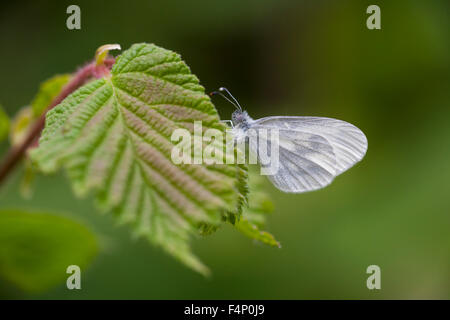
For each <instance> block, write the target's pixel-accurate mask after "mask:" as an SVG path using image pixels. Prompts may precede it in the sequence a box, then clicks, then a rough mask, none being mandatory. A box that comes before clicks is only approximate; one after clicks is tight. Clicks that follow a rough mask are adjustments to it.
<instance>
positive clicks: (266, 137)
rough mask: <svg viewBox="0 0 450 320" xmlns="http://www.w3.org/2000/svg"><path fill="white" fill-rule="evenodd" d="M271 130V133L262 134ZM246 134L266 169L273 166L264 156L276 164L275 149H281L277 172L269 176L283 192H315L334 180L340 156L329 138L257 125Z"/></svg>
mask: <svg viewBox="0 0 450 320" xmlns="http://www.w3.org/2000/svg"><path fill="white" fill-rule="evenodd" d="M273 128H275V129H276V131H277V137H276V138H274V136H273V135H272V134H271V132H270V130H272V129H273ZM268 129H269V132H268V133H266V134H262V132H263V131H265V132H267V130H268ZM246 134H247V137H248V143H249V147H250V151H251V152H253V153H254V154H256V155H257V156H258V163H259V164H260V165H261V167H262V168H263V169H267V167H269V166H271V165H273V163H272V164H271V163H266V162H265V161H262V160H261V154H264V153H268V155H269V158H270V160H271V161H273V157H271V155H272V156H273V154H272V153H271V152H272V151H271V150H272V147H275V148H276V149H277V152H278V155H277V157H278V161H277V168H276V169H277V170H275V172H274V173H272V174H268V176H267V177H268V178H269V180H270V181H271V182H272V183H273V184H274V185H275V187H277V188H278V189H280V190H281V191H284V192H294V193H301V192H306V191H312V190H317V189H320V188H323V187H325V186H327V185H328V184H330V183H331V181H333V179H334V177H335V167H336V160H335V159H336V157H335V154H334V152H333V147H332V146H331V145H330V143H329V142H328V141H327V140H326V139H325V138H323V137H321V136H319V135H317V134H313V133H309V132H305V131H300V130H290V129H286V128H282V127H281V128H279V126H278V125H277V124H274V125H273V126H271V127H267V126H265V125H258V124H255V125H252V127H251V128H250V129H248V130H247V132H246ZM274 144H275V145H274ZM263 146H264V147H263Z"/></svg>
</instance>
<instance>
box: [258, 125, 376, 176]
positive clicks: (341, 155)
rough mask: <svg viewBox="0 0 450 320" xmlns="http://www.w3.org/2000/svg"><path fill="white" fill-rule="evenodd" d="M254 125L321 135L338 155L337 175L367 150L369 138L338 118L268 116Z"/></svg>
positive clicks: (349, 166) (336, 155)
mask: <svg viewBox="0 0 450 320" xmlns="http://www.w3.org/2000/svg"><path fill="white" fill-rule="evenodd" d="M254 126H259V127H265V128H270V127H272V128H280V129H281V128H283V129H287V130H292V131H298V132H308V133H311V134H314V135H318V136H321V137H322V138H324V139H326V140H327V141H328V143H329V144H330V145H331V146H332V148H333V152H334V154H335V157H336V165H335V175H338V174H341V173H342V172H344V171H346V170H347V169H349V168H351V167H352V166H353V165H354V164H355V163H357V162H358V161H360V160H361V159H362V158H363V157H364V155H365V153H366V151H367V138H366V136H365V135H364V133H363V132H362V131H361V130H360V129H358V128H357V127H355V126H354V125H352V124H350V123H348V122H345V121H342V120H337V119H332V118H322V117H283V116H280V117H266V118H262V119H259V120H256V121H255V122H254Z"/></svg>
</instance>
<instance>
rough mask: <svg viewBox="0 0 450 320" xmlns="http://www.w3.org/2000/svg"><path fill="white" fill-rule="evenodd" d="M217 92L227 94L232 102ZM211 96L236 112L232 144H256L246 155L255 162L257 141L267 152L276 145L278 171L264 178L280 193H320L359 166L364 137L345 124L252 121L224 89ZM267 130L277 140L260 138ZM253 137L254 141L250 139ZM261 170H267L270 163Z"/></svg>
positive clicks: (267, 136)
mask: <svg viewBox="0 0 450 320" xmlns="http://www.w3.org/2000/svg"><path fill="white" fill-rule="evenodd" d="M221 92H226V93H228V95H229V96H230V97H231V98H232V100H233V101H231V100H230V99H228V98H227V97H226V96H225V95H223V94H221ZM214 93H219V94H221V95H222V96H223V97H224V98H225V99H227V100H228V101H230V102H231V103H233V104H234V105H235V106H236V108H237V110H236V111H235V112H233V114H232V118H231V119H232V120H231V124H232V127H233V129H232V130H233V133H234V136H235V140H236V141H240V140H241V139H245V140H247V141H259V143H250V151H252V152H254V153H255V154H256V155H257V156H258V160H260V154H261V151H262V150H261V148H262V147H261V145H262V144H261V139H262V140H264V141H263V142H264V143H263V144H267V148H268V149H270V146H271V145H272V144H276V147H277V149H278V155H279V159H278V164H277V169H278V170H277V171H276V172H275V173H274V174H271V175H268V178H269V180H270V181H271V182H272V183H273V184H274V185H275V187H277V188H278V189H280V190H281V191H284V192H294V193H301V192H306V191H312V190H317V189H321V188H323V187H325V186H327V185H329V184H330V183H331V182H332V181H333V179H334V178H335V177H336V176H337V175H339V174H341V173H343V172H344V171H346V170H348V169H349V168H351V167H352V166H353V165H354V164H355V163H357V162H359V161H360V160H361V159H362V158H363V157H364V155H365V153H366V151H367V138H366V136H365V135H364V133H363V132H362V131H361V130H360V129H358V128H357V127H355V126H354V125H352V124H350V123H347V122H345V121H342V120H337V119H331V118H321V117H284V116H275V117H266V118H262V119H258V120H253V119H252V118H251V117H250V116H249V115H248V113H247V112H246V111H243V110H242V108H241V106H240V105H239V103H238V102H237V100H236V99H235V98H234V97H233V96H232V95H231V93H230V92H229V91H228V90H227V89H225V88H220V89H219V92H217V91H216V92H213V94H214ZM268 130H269V131H270V130H276V131H277V132H278V134H277V135H278V139H272V136H271V135H270V134H265V135H263V134H261V133H262V132H267V131H268ZM255 136H258V137H257V139H252V138H255ZM262 166H270V163H265V164H262Z"/></svg>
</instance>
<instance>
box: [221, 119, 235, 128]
mask: <svg viewBox="0 0 450 320" xmlns="http://www.w3.org/2000/svg"><path fill="white" fill-rule="evenodd" d="M220 122H222V123H228V124H229V125H230V126H231V128H234V125H233V121H231V120H220Z"/></svg>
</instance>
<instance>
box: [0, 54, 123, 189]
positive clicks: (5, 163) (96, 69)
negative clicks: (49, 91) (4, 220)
mask: <svg viewBox="0 0 450 320" xmlns="http://www.w3.org/2000/svg"><path fill="white" fill-rule="evenodd" d="M114 62H115V60H114V58H108V59H106V60H105V61H104V65H101V66H97V65H96V62H95V61H94V62H91V63H89V64H87V65H85V66H84V67H82V68H81V69H80V70H78V71H77V72H76V73H75V75H74V76H73V77H72V79H71V80H70V81H69V82H68V83H67V84H66V85H65V86H64V87H63V89H62V90H61V92H60V93H59V94H58V95H57V96H56V97H55V98H54V99H53V101H52V102H51V103H50V105H49V106H48V107H47V108H46V109H45V111H44V112H43V113H42V114H41V116H40V117H39V118H38V119H37V120H36V121H35V122H34V123H33V124H32V126H31V127H30V129H29V131H28V134H27V136H26V138H25V139H24V140H23V142H22V143H20V144H19V145H18V146H15V147H11V148H10V150H9V151H8V153H7V154H6V156H5V158H4V159H3V160H2V161H1V163H0V185H1V184H2V183H3V182H4V181H5V179H6V177H7V176H8V175H9V173H10V172H11V171H12V170H13V169H14V167H15V166H16V165H17V163H19V162H20V160H21V159H22V158H23V156H24V155H25V153H26V151H27V150H28V148H30V147H32V146H33V145H35V144H37V142H38V140H39V137H40V135H41V132H42V129H43V128H44V125H45V115H46V114H47V112H48V111H49V110H51V109H52V108H54V107H55V106H57V105H58V104H60V103H61V102H62V101H63V100H64V99H65V98H66V97H67V96H68V95H69V94H71V93H72V92H74V91H75V90H76V89H78V88H79V87H81V86H82V85H83V84H84V83H85V82H86V81H87V80H89V79H90V78H93V77H97V78H98V77H101V76H103V73H104V69H107V70H111V68H112V65H113V64H114ZM105 67H106V68H105Z"/></svg>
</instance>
